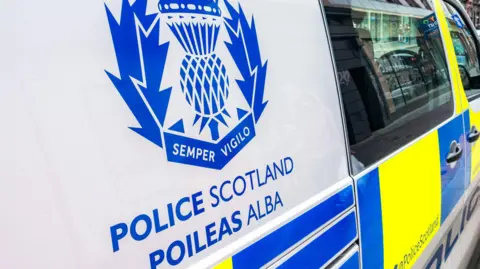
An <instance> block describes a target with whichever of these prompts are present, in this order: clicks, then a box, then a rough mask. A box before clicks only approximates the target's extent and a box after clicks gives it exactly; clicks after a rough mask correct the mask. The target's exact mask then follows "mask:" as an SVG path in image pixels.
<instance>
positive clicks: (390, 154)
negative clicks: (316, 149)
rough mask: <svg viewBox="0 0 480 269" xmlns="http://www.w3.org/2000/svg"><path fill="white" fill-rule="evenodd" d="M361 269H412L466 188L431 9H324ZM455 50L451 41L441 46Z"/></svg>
mask: <svg viewBox="0 0 480 269" xmlns="http://www.w3.org/2000/svg"><path fill="white" fill-rule="evenodd" d="M323 4H324V8H325V14H326V20H327V23H328V27H329V34H330V38H331V42H332V48H333V51H334V53H333V54H334V60H335V67H336V69H337V72H338V78H339V88H340V90H339V91H340V95H341V97H342V104H343V110H344V123H345V129H346V131H347V133H348V139H349V144H350V145H349V146H350V147H349V148H350V156H351V158H350V161H351V167H350V168H351V174H352V177H353V178H354V180H355V186H356V195H357V203H358V214H359V224H360V225H359V226H360V248H361V260H362V266H363V268H398V269H400V268H402V269H403V268H411V267H412V266H413V265H414V264H415V262H416V261H417V259H418V258H419V257H420V256H421V254H422V253H423V252H424V251H425V249H426V248H427V246H428V244H429V242H430V241H431V240H432V238H434V236H435V235H436V233H438V231H439V229H440V226H441V225H442V223H444V222H445V221H446V219H447V218H448V216H449V215H450V213H451V212H452V210H453V209H454V208H455V207H456V206H458V205H459V204H460V205H463V201H462V200H461V197H462V195H463V191H464V189H465V186H464V185H465V161H466V158H465V156H466V154H464V153H465V151H466V150H465V135H464V128H463V115H464V109H463V108H462V103H461V101H460V98H459V96H460V95H459V90H460V89H459V87H458V85H457V84H458V83H460V82H459V81H460V80H458V81H457V78H456V76H455V73H454V72H449V67H448V64H449V63H450V62H451V61H450V59H449V58H448V57H447V55H446V53H445V51H446V50H445V49H444V40H443V39H442V34H441V31H440V28H439V25H440V24H441V23H439V21H442V20H441V19H440V20H437V15H435V12H434V10H435V9H434V8H435V7H436V6H437V4H434V3H433V2H430V1H406V2H403V1H402V2H400V1H395V2H391V3H386V2H379V1H373V0H364V1H361V3H360V2H356V3H353V2H352V3H349V4H345V3H344V2H340V1H335V0H324V1H323ZM447 45H448V46H450V47H453V44H451V42H450V43H449V44H447Z"/></svg>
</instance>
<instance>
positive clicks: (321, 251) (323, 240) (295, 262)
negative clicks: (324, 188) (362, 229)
mask: <svg viewBox="0 0 480 269" xmlns="http://www.w3.org/2000/svg"><path fill="white" fill-rule="evenodd" d="M356 224H357V221H356V217H355V211H352V212H351V213H350V214H348V215H347V216H346V217H344V218H343V219H342V220H340V221H339V222H337V223H336V224H335V225H334V226H333V227H331V228H330V229H328V230H327V231H326V232H325V233H323V234H322V235H320V236H319V237H317V238H315V239H314V240H313V241H312V242H311V243H310V244H308V245H307V246H305V247H304V248H303V249H301V250H300V251H299V252H297V253H295V255H293V256H292V257H290V259H288V260H287V261H285V262H284V263H283V264H281V265H280V266H279V267H278V268H279V269H297V268H302V269H309V268H312V269H313V268H315V269H318V268H320V267H322V266H324V265H326V263H327V262H328V261H329V260H330V259H332V258H333V257H334V256H335V255H336V254H338V253H340V252H341V251H342V249H344V248H345V247H347V246H348V244H349V243H351V242H352V241H353V240H355V237H356V236H357V225H356Z"/></svg>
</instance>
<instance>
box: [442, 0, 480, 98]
mask: <svg viewBox="0 0 480 269" xmlns="http://www.w3.org/2000/svg"><path fill="white" fill-rule="evenodd" d="M443 10H444V11H445V16H446V17H447V20H448V22H449V24H448V27H449V29H450V35H451V37H452V41H453V45H454V49H455V54H456V55H457V63H458V69H459V71H460V76H461V77H462V82H463V88H464V89H465V93H466V94H467V97H468V98H469V99H470V100H473V99H476V98H478V97H480V83H479V82H480V66H479V64H478V54H477V48H476V46H475V42H476V41H475V39H474V38H473V36H472V35H473V34H475V33H472V32H471V31H470V30H469V29H468V27H467V25H466V24H465V21H464V19H463V18H462V16H461V15H460V14H458V12H457V11H456V10H455V9H454V8H453V7H452V6H451V5H449V4H446V5H444V6H443Z"/></svg>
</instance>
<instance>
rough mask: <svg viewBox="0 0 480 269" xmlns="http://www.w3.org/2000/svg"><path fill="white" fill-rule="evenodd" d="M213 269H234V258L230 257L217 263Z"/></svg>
mask: <svg viewBox="0 0 480 269" xmlns="http://www.w3.org/2000/svg"><path fill="white" fill-rule="evenodd" d="M212 269H233V262H232V258H231V257H230V258H228V259H226V260H224V261H223V262H221V263H219V264H217V265H216V266H215V267H213V268H212Z"/></svg>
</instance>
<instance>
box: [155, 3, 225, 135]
mask: <svg viewBox="0 0 480 269" xmlns="http://www.w3.org/2000/svg"><path fill="white" fill-rule="evenodd" d="M158 8H159V10H160V12H161V13H162V14H163V15H164V19H165V21H166V23H167V25H168V26H169V28H170V30H171V31H172V32H173V34H174V35H175V37H176V38H177V41H178V42H179V43H180V45H181V46H182V48H183V49H184V50H185V53H186V55H185V58H184V59H183V61H182V66H181V70H180V76H181V81H180V84H181V87H182V91H183V93H184V95H185V99H186V101H187V102H188V104H189V105H190V106H192V107H193V108H194V110H195V113H196V115H195V120H194V125H195V124H196V123H197V122H201V123H200V124H201V126H200V132H202V131H203V129H204V128H205V126H206V125H208V127H209V128H210V131H211V136H212V139H213V140H218V139H219V133H218V124H219V123H221V124H224V125H225V126H227V123H226V122H225V119H224V118H223V117H224V116H227V117H230V115H229V114H228V112H227V110H226V109H225V103H226V101H227V99H228V94H229V85H230V82H229V78H228V75H227V70H226V68H225V65H224V64H223V63H222V60H221V59H220V58H219V57H218V56H217V55H216V54H215V47H216V45H217V39H218V33H219V31H220V25H221V23H222V17H221V10H220V7H219V6H218V0H200V1H198V0H197V1H194V0H190V1H185V0H161V1H160V2H159V4H158Z"/></svg>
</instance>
